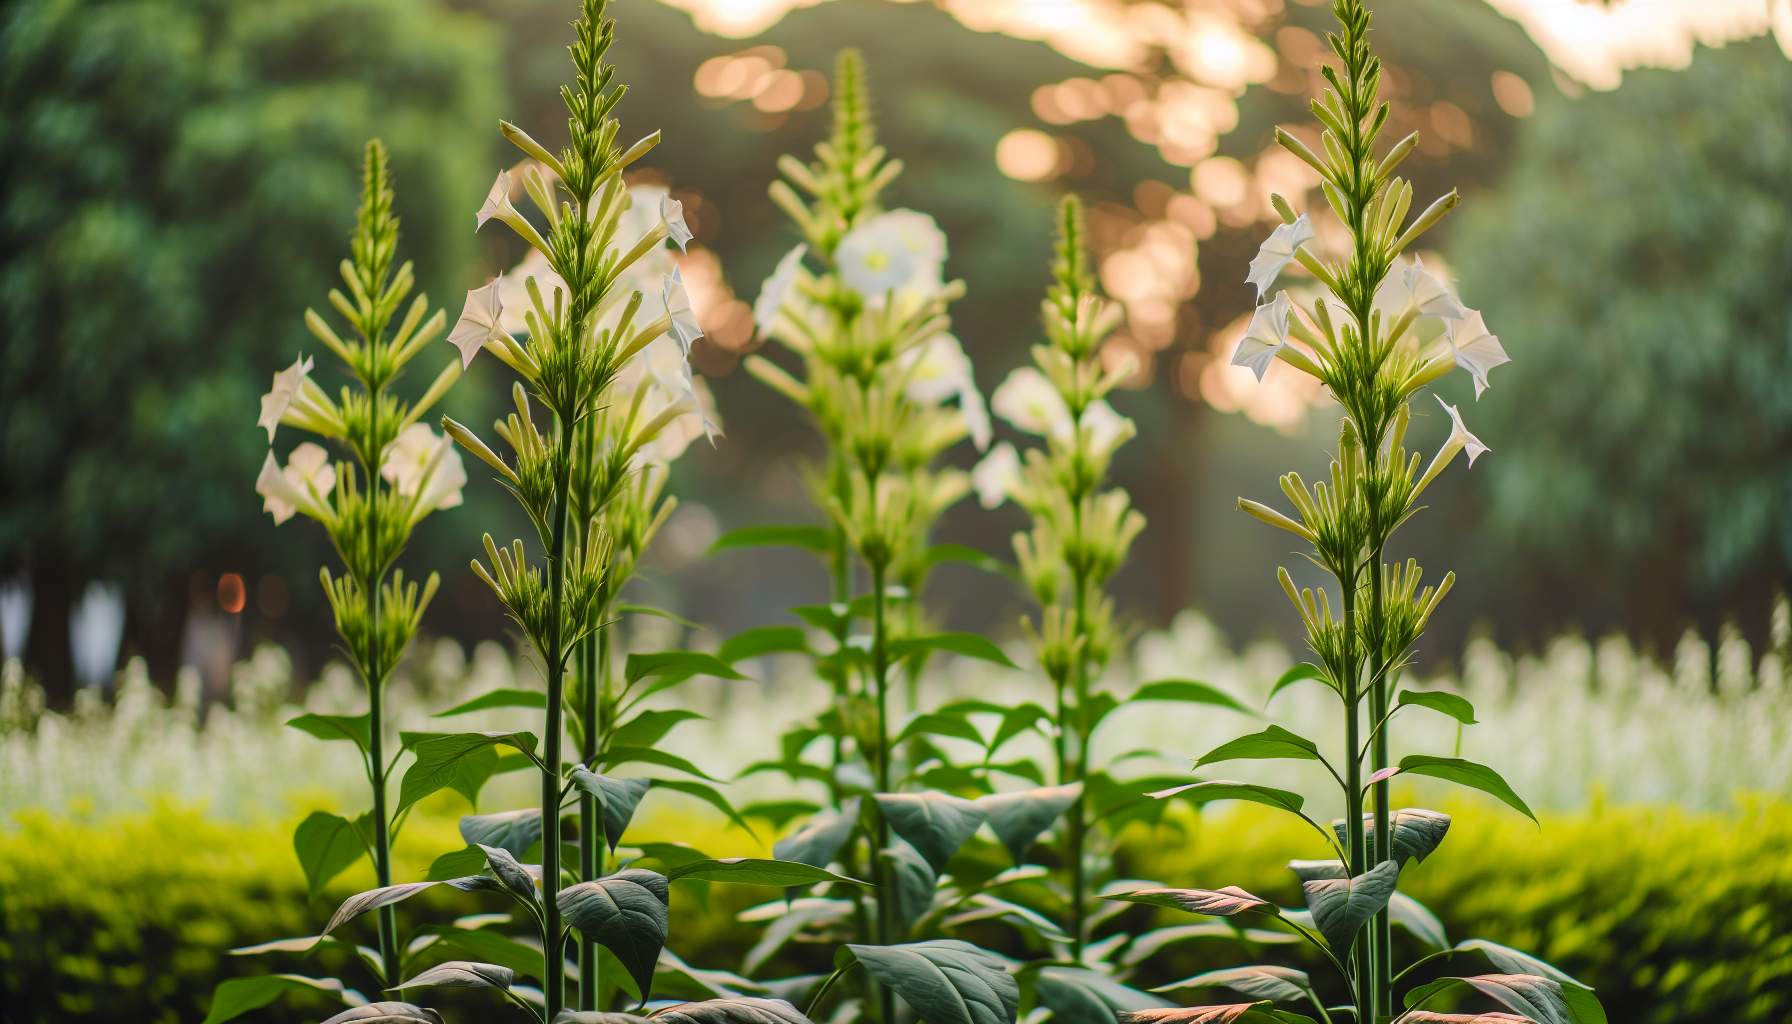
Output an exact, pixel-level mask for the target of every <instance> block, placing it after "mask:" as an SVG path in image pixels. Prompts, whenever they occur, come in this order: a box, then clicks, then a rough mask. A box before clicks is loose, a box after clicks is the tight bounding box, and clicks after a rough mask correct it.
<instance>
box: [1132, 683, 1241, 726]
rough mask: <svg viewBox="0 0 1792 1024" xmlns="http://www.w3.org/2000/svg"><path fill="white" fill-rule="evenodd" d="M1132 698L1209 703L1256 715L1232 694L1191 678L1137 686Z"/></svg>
mask: <svg viewBox="0 0 1792 1024" xmlns="http://www.w3.org/2000/svg"><path fill="white" fill-rule="evenodd" d="M1132 699H1133V700H1150V701H1168V702H1174V703H1177V704H1211V705H1213V706H1214V707H1218V708H1226V709H1228V710H1230V711H1236V712H1238V713H1240V714H1244V715H1250V716H1252V717H1253V718H1254V717H1256V715H1257V712H1255V711H1252V710H1251V709H1250V708H1248V707H1246V706H1245V705H1244V704H1243V703H1242V702H1241V701H1239V699H1238V698H1237V697H1234V696H1232V695H1231V694H1229V693H1227V692H1226V691H1224V690H1222V689H1220V688H1219V687H1217V686H1213V685H1210V684H1208V683H1202V682H1197V681H1195V680H1193V679H1159V680H1157V681H1155V682H1150V683H1146V684H1145V685H1144V686H1141V687H1139V690H1138V692H1137V693H1135V694H1133V695H1132Z"/></svg>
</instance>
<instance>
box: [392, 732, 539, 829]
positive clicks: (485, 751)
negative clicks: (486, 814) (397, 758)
mask: <svg viewBox="0 0 1792 1024" xmlns="http://www.w3.org/2000/svg"><path fill="white" fill-rule="evenodd" d="M403 738H404V739H405V746H407V747H409V748H410V749H411V752H412V753H413V754H415V755H416V760H415V761H414V762H412V764H411V766H410V768H408V769H406V771H405V773H404V780H403V781H401V782H400V783H399V784H398V810H400V811H402V810H404V809H405V808H407V807H409V806H411V805H412V804H414V803H416V802H417V801H419V800H421V799H423V798H424V797H426V796H428V795H430V794H431V793H434V792H436V791H437V790H440V789H445V788H451V789H454V790H455V791H456V792H458V793H460V794H461V795H462V796H464V797H466V798H467V802H468V803H476V802H477V801H478V799H479V790H480V788H481V787H483V786H484V785H485V781H486V780H487V779H489V778H491V775H492V772H493V771H494V770H496V768H497V765H498V755H497V752H496V751H495V750H493V748H494V747H496V746H498V745H500V744H502V745H504V746H510V747H515V748H516V749H518V750H521V751H523V752H524V753H526V754H533V753H534V752H535V735H534V734H533V733H527V732H455V733H406V734H404V737H403Z"/></svg>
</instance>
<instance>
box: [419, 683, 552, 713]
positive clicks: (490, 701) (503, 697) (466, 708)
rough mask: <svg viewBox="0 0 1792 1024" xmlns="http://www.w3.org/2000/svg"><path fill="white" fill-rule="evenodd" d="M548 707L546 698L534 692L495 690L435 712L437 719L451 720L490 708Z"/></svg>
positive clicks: (538, 708) (544, 695)
mask: <svg viewBox="0 0 1792 1024" xmlns="http://www.w3.org/2000/svg"><path fill="white" fill-rule="evenodd" d="M547 706H548V698H547V695H546V694H543V693H541V692H539V691H536V690H516V689H507V688H506V689H497V690H492V691H489V692H487V693H482V694H480V695H479V696H477V697H474V698H473V699H472V700H468V701H463V702H462V703H460V704H456V705H455V706H453V707H451V708H449V709H448V710H446V711H438V712H436V715H435V717H437V718H452V717H454V716H455V715H470V714H472V713H474V712H476V711H489V710H491V709H492V708H531V709H535V710H540V709H542V708H545V707H547Z"/></svg>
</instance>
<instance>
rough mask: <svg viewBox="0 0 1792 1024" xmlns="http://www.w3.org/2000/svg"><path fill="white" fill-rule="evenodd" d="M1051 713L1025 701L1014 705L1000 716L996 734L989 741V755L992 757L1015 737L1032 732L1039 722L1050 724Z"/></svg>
mask: <svg viewBox="0 0 1792 1024" xmlns="http://www.w3.org/2000/svg"><path fill="white" fill-rule="evenodd" d="M1051 720H1052V713H1051V712H1049V711H1047V710H1045V709H1044V708H1042V707H1040V706H1039V705H1037V704H1034V703H1033V702H1031V701H1027V702H1025V703H1022V704H1016V705H1015V706H1014V707H1012V708H1009V709H1008V710H1006V711H1005V712H1003V714H1002V722H1001V724H1000V725H998V726H996V734H995V736H994V737H992V738H991V739H990V741H989V754H990V756H994V755H995V752H996V751H998V750H1000V749H1001V748H1002V747H1003V746H1004V745H1006V744H1007V742H1008V741H1009V740H1011V739H1014V738H1015V737H1016V736H1019V735H1020V734H1022V733H1024V732H1027V731H1029V730H1032V729H1033V728H1034V727H1035V726H1037V725H1038V724H1039V723H1040V722H1048V723H1049V722H1050V721H1051Z"/></svg>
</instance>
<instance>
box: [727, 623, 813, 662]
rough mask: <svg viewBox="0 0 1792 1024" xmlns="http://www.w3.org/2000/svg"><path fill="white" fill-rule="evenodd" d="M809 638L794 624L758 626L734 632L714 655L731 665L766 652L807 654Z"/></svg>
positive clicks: (763, 654) (762, 655)
mask: <svg viewBox="0 0 1792 1024" xmlns="http://www.w3.org/2000/svg"><path fill="white" fill-rule="evenodd" d="M807 653H809V638H808V635H807V634H805V633H804V632H803V631H802V630H801V629H799V628H798V627H796V626H760V627H758V628H756V629H749V630H745V631H744V632H740V633H736V634H734V635H733V636H731V637H729V638H728V639H727V640H725V641H723V643H722V646H721V647H719V648H717V649H716V657H718V658H720V659H722V660H723V661H725V662H727V663H728V664H730V665H732V664H734V663H735V662H737V661H745V660H746V659H748V658H759V657H764V656H765V655H767V654H807Z"/></svg>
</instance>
